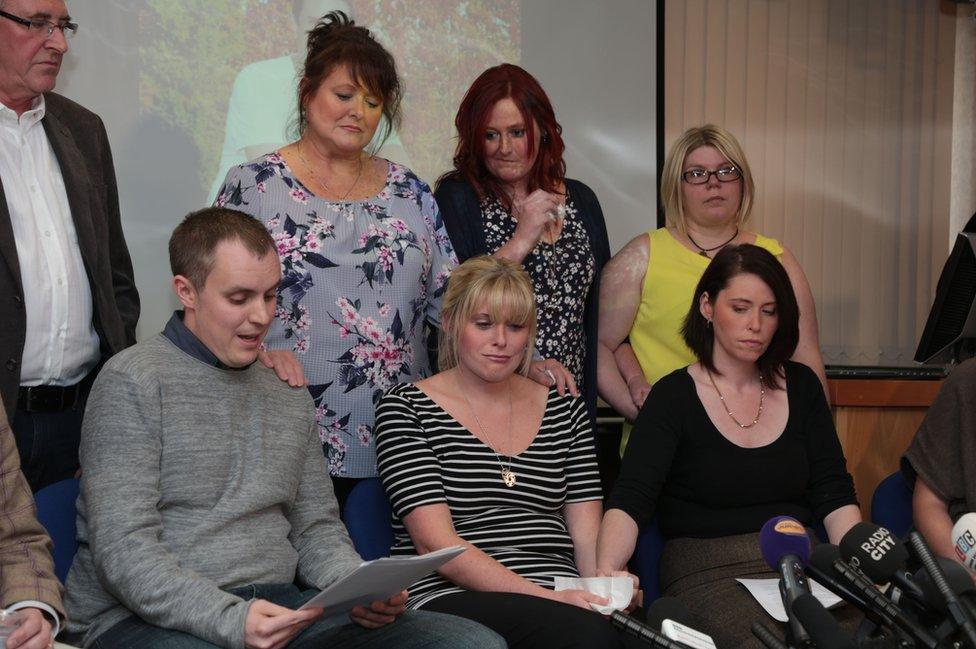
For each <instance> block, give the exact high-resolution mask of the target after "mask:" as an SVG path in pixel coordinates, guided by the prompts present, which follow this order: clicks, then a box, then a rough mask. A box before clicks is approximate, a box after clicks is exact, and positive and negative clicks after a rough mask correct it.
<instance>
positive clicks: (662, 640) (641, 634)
mask: <svg viewBox="0 0 976 649" xmlns="http://www.w3.org/2000/svg"><path fill="white" fill-rule="evenodd" d="M610 624H612V625H613V626H615V627H616V628H618V629H620V630H622V631H624V632H626V633H629V634H630V635H632V636H635V637H637V638H639V639H641V640H643V641H644V642H645V643H647V644H649V645H651V646H652V647H657V649H691V648H690V647H689V646H688V645H686V644H683V643H681V642H675V641H674V640H672V639H671V638H668V637H666V636H663V635H661V634H660V633H658V632H657V631H655V630H654V629H652V628H651V627H649V626H648V625H646V624H644V623H643V622H640V621H638V620H635V619H634V618H632V617H630V616H629V615H625V614H624V613H621V612H620V611H614V612H613V613H611V614H610Z"/></svg>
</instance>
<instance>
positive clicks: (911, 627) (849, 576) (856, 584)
mask: <svg viewBox="0 0 976 649" xmlns="http://www.w3.org/2000/svg"><path fill="white" fill-rule="evenodd" d="M834 570H835V571H837V573H838V574H840V576H841V577H843V578H844V579H846V580H847V581H848V582H849V583H850V585H851V587H852V588H854V589H855V590H857V592H858V593H860V594H861V596H862V597H863V598H864V599H865V600H866V601H868V602H869V603H870V605H871V606H872V608H874V610H875V611H876V612H877V613H878V614H879V615H881V616H882V618H883V619H884V620H885V624H886V625H887V626H892V627H894V628H896V629H898V630H899V631H900V632H903V633H905V634H907V635H909V636H911V637H912V638H914V639H915V641H916V642H917V643H918V644H920V645H921V646H923V647H926V649H936V647H938V646H939V642H938V640H936V639H935V638H934V637H932V634H930V633H929V632H928V631H926V630H925V629H923V628H922V627H921V626H919V625H918V624H917V623H916V622H914V621H913V620H910V619H909V618H908V617H906V616H905V614H904V613H902V611H901V609H900V608H898V606H896V605H895V603H894V602H892V601H891V600H890V599H888V598H887V597H885V596H884V594H883V593H882V592H881V591H880V590H878V588H877V586H875V585H874V584H872V583H871V581H870V580H869V579H868V578H867V577H865V576H864V575H863V574H861V572H860V571H859V570H857V569H855V568H852V567H850V566H849V565H847V564H846V563H844V561H843V560H842V559H836V560H834Z"/></svg>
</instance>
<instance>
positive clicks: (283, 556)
mask: <svg viewBox="0 0 976 649" xmlns="http://www.w3.org/2000/svg"><path fill="white" fill-rule="evenodd" d="M81 466H82V467H83V474H82V478H81V497H80V499H79V501H78V537H79V541H80V547H79V549H78V554H77V556H76V558H75V561H74V564H73V565H72V566H71V572H70V574H69V575H68V582H67V597H66V600H65V603H66V607H67V610H68V618H69V620H70V622H69V625H68V629H69V631H70V632H71V633H80V634H84V639H83V643H84V645H85V646H86V647H87V646H90V645H91V643H92V641H93V640H94V639H95V638H97V637H98V635H99V634H101V633H102V632H104V631H106V630H107V629H109V628H110V627H111V626H112V625H114V624H115V623H117V622H119V621H120V620H122V619H124V618H125V617H127V616H128V615H130V614H135V615H138V616H139V617H141V618H142V619H144V620H146V621H147V622H149V623H151V624H154V625H156V626H160V627H165V628H171V629H178V630H181V631H184V632H187V633H190V634H192V635H194V636H197V637H199V638H202V639H204V640H207V641H208V642H212V643H214V644H217V645H220V646H225V647H243V646H244V619H245V617H246V616H247V609H248V606H249V603H248V602H246V601H244V600H242V599H240V598H238V597H235V596H233V595H230V594H228V593H226V592H224V591H223V590H221V589H223V588H234V587H237V586H243V585H247V584H252V583H291V582H292V581H294V580H296V578H297V580H298V581H299V582H300V583H303V584H307V585H309V586H311V587H315V588H324V587H325V586H327V585H328V584H330V583H332V582H333V581H335V580H336V579H337V578H339V577H340V576H342V575H343V574H345V573H347V572H349V571H350V570H352V569H353V568H354V567H355V566H357V565H358V564H359V563H360V561H361V559H360V557H359V555H357V554H356V552H355V550H354V549H353V547H352V543H351V542H350V540H349V536H348V534H347V533H346V528H345V527H344V526H343V524H342V522H341V521H340V520H339V512H338V508H337V506H336V501H335V496H334V495H333V491H332V484H331V482H330V480H329V477H328V471H327V470H326V466H325V459H324V456H323V454H322V448H321V445H320V442H319V439H318V436H317V434H316V431H315V425H314V416H313V410H312V400H311V397H310V396H309V394H308V391H307V390H305V389H304V388H289V387H288V386H287V385H286V384H285V383H283V382H281V381H279V380H278V378H277V377H276V376H275V375H274V373H273V372H272V371H271V370H268V369H266V368H265V367H263V366H261V364H260V363H254V364H253V365H251V366H250V367H249V368H247V369H245V370H241V371H231V370H222V369H218V368H216V367H211V366H208V365H206V364H205V363H203V362H201V361H199V360H196V359H195V358H193V357H191V356H190V355H188V354H186V353H185V352H183V351H181V350H179V349H178V348H177V347H176V346H175V345H173V344H172V343H171V342H170V341H169V340H167V339H166V338H164V337H163V336H156V337H155V338H153V339H151V340H149V341H146V342H144V343H141V344H139V345H136V346H135V347H130V348H129V349H127V350H126V351H124V352H122V353H120V354H117V355H116V356H114V357H113V358H112V359H111V360H110V361H109V362H108V363H107V364H106V365H105V367H104V368H103V369H102V371H101V373H100V374H99V377H98V380H97V381H96V382H95V385H94V388H93V389H92V393H91V397H90V399H89V401H88V408H87V411H86V413H85V422H84V428H83V431H82V439H81Z"/></svg>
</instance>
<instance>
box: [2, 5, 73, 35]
mask: <svg viewBox="0 0 976 649" xmlns="http://www.w3.org/2000/svg"><path fill="white" fill-rule="evenodd" d="M0 16H3V17H4V18H7V19H8V20H12V21H14V22H15V23H19V24H21V25H24V26H25V27H27V33H28V34H31V35H32V36H43V37H44V38H45V39H48V38H51V36H52V35H53V34H54V30H55V29H60V30H61V33H62V34H64V37H65V38H71V37H72V36H74V35H75V33H76V32H77V31H78V23H73V22H69V21H67V20H66V21H64V22H60V23H55V22H51V21H50V20H47V19H44V18H21V17H20V16H15V15H13V14H11V13H7V12H6V11H0Z"/></svg>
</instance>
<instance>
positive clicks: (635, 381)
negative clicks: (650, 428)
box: [627, 374, 651, 412]
mask: <svg viewBox="0 0 976 649" xmlns="http://www.w3.org/2000/svg"><path fill="white" fill-rule="evenodd" d="M627 390H629V391H630V398H631V400H632V401H633V402H634V407H635V408H637V412H640V409H641V408H642V407H643V406H644V400H645V399H647V395H648V394H650V393H651V384H650V383H648V382H647V379H645V378H644V375H643V374H635V375H634V376H632V377H630V378H629V379H627Z"/></svg>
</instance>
